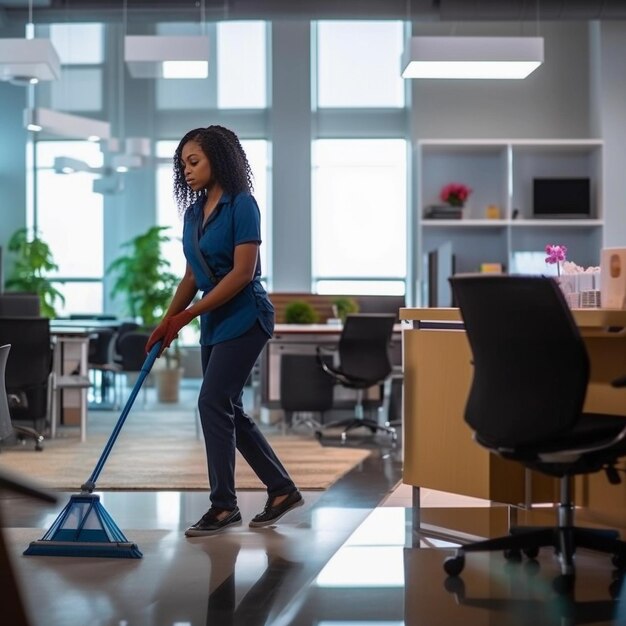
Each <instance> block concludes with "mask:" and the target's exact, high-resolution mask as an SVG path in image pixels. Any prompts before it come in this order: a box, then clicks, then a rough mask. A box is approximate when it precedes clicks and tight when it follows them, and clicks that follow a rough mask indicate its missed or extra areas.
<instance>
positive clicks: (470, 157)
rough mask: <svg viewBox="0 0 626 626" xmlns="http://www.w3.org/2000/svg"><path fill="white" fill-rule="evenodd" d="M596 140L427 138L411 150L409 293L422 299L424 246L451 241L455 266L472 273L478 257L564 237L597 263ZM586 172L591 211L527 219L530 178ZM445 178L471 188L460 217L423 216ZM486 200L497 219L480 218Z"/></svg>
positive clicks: (538, 247)
mask: <svg viewBox="0 0 626 626" xmlns="http://www.w3.org/2000/svg"><path fill="white" fill-rule="evenodd" d="M602 146H603V142H602V141H601V140H595V139H580V140H576V139H555V140H546V139H497V140H496V139H494V140H491V139H485V140H482V139H475V140H468V139H459V140H454V139H443V140H436V139H428V140H421V141H419V142H418V144H417V149H416V165H417V173H416V188H417V194H416V206H415V211H414V212H413V214H412V215H410V216H409V218H410V219H409V224H410V225H411V229H412V232H411V233H410V234H409V240H410V241H409V250H410V251H411V252H410V255H411V263H410V272H411V276H410V277H409V279H410V280H409V285H411V286H414V291H413V293H412V294H409V298H410V299H411V300H412V301H413V302H415V303H416V304H418V305H425V304H427V302H426V301H425V279H426V277H425V275H424V274H425V263H424V257H425V255H427V254H428V252H429V251H431V250H433V249H436V248H438V247H439V246H441V245H442V244H444V243H446V242H451V244H452V251H453V253H454V256H455V270H456V271H457V272H475V271H479V270H480V266H481V264H482V263H501V264H502V265H503V266H504V267H505V268H506V269H510V268H511V266H512V260H513V255H514V253H515V252H518V251H520V252H522V251H542V250H543V249H544V248H545V246H546V244H548V243H559V244H565V245H566V246H567V247H568V250H569V254H568V256H569V258H570V259H571V260H572V261H575V262H576V263H578V264H579V265H585V266H586V265H595V264H598V263H599V253H600V249H601V248H602V241H603V228H604V219H603V203H602ZM540 177H545V178H561V177H562V178H568V177H571V178H577V177H585V178H589V179H590V182H591V214H590V217H589V218H585V219H568V218H562V219H541V218H533V207H532V194H533V178H540ZM448 183H463V184H465V185H467V186H469V187H470V188H471V189H472V194H471V195H470V197H469V200H468V202H467V204H466V206H465V207H464V209H463V219H460V220H441V219H439V220H437V219H424V218H423V215H424V209H425V208H426V207H427V206H429V205H433V204H440V203H441V201H440V200H439V192H440V191H441V188H442V187H443V186H444V185H446V184H448ZM489 205H495V206H497V207H498V208H499V209H500V219H488V218H486V217H485V215H486V209H487V207H488V206H489Z"/></svg>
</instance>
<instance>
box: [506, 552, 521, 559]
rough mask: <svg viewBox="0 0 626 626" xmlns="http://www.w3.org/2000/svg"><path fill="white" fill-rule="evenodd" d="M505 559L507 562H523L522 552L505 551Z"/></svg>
mask: <svg viewBox="0 0 626 626" xmlns="http://www.w3.org/2000/svg"><path fill="white" fill-rule="evenodd" d="M504 558H505V559H506V560H507V561H521V560H522V553H521V551H520V550H505V551H504Z"/></svg>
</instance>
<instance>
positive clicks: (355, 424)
mask: <svg viewBox="0 0 626 626" xmlns="http://www.w3.org/2000/svg"><path fill="white" fill-rule="evenodd" d="M341 426H345V428H344V429H343V431H342V433H341V443H345V442H346V440H347V435H348V432H349V431H351V430H354V429H355V428H360V427H361V426H363V427H365V428H369V429H370V430H371V431H372V434H376V433H377V432H378V431H381V432H384V433H387V434H388V435H390V436H391V440H392V441H396V440H397V438H398V435H397V433H396V429H395V428H393V427H392V426H383V425H381V424H379V423H378V422H375V421H374V420H371V419H367V418H366V417H363V418H361V417H351V418H349V419H343V420H339V421H337V422H331V423H330V424H324V426H323V428H320V429H318V430H316V431H315V435H316V437H318V438H321V437H323V434H324V433H323V431H325V430H327V429H328V428H338V427H341Z"/></svg>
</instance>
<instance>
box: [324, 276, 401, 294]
mask: <svg viewBox="0 0 626 626" xmlns="http://www.w3.org/2000/svg"><path fill="white" fill-rule="evenodd" d="M405 290H406V289H405V282H404V281H403V280H384V281H383V280H318V281H315V285H314V289H313V291H314V292H315V293H319V294H330V295H334V294H338V293H341V294H346V295H350V294H351V295H354V296H359V295H360V296H369V295H372V296H403V295H404V293H405Z"/></svg>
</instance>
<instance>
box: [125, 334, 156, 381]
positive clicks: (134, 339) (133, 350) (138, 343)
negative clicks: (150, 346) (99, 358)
mask: <svg viewBox="0 0 626 626" xmlns="http://www.w3.org/2000/svg"><path fill="white" fill-rule="evenodd" d="M149 338H150V333H143V332H139V331H134V330H131V331H130V332H127V333H125V334H124V335H123V336H122V338H121V339H120V342H119V346H118V348H119V355H120V357H121V363H120V364H121V367H122V369H123V370H124V371H125V372H138V371H139V370H140V369H141V366H142V365H143V364H144V362H145V360H146V343H147V342H148V339H149Z"/></svg>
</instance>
